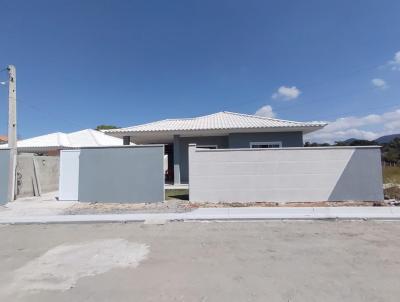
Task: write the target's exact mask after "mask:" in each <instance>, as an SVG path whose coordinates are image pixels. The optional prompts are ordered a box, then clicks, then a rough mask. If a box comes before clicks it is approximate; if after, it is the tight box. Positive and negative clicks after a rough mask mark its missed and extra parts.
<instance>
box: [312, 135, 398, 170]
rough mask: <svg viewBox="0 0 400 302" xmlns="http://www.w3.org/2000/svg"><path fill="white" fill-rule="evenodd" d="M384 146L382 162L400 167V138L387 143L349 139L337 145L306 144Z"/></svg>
mask: <svg viewBox="0 0 400 302" xmlns="http://www.w3.org/2000/svg"><path fill="white" fill-rule="evenodd" d="M372 145H379V146H382V162H383V163H384V164H385V165H387V166H396V165H397V166H400V138H398V137H396V138H394V139H392V140H391V141H389V142H386V143H378V142H377V141H368V140H359V139H349V140H347V141H338V142H335V144H333V145H330V144H326V143H325V144H317V143H310V142H306V143H305V144H304V146H305V147H324V146H372Z"/></svg>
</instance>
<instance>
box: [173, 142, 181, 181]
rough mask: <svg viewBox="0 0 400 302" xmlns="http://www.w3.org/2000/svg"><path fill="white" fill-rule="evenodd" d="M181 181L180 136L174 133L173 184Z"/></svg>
mask: <svg viewBox="0 0 400 302" xmlns="http://www.w3.org/2000/svg"><path fill="white" fill-rule="evenodd" d="M180 183H181V150H180V137H179V135H174V185H179V184H180Z"/></svg>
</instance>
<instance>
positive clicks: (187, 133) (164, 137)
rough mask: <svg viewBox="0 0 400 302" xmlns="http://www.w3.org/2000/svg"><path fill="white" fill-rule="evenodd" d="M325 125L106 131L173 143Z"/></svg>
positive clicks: (134, 138) (306, 129) (144, 140)
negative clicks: (186, 138)
mask: <svg viewBox="0 0 400 302" xmlns="http://www.w3.org/2000/svg"><path fill="white" fill-rule="evenodd" d="M323 127H325V125H318V126H307V127H268V128H238V129H207V130H165V131H129V130H122V129H120V130H119V131H106V132H105V133H107V134H108V135H111V136H114V137H120V138H122V137H124V136H130V137H131V141H133V142H134V143H137V144H144V143H171V142H173V140H174V135H179V136H181V137H199V136H226V135H229V134H232V133H265V132H302V133H303V134H307V133H310V132H313V131H317V130H319V129H322V128H323Z"/></svg>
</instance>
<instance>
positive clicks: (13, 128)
mask: <svg viewBox="0 0 400 302" xmlns="http://www.w3.org/2000/svg"><path fill="white" fill-rule="evenodd" d="M7 70H8V147H9V148H10V165H9V179H8V201H9V202H11V201H14V200H15V168H16V161H17V87H16V70H15V66H14V65H8V68H7Z"/></svg>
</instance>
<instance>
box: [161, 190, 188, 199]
mask: <svg viewBox="0 0 400 302" xmlns="http://www.w3.org/2000/svg"><path fill="white" fill-rule="evenodd" d="M165 199H166V200H171V199H180V200H189V190H188V189H167V190H165Z"/></svg>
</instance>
